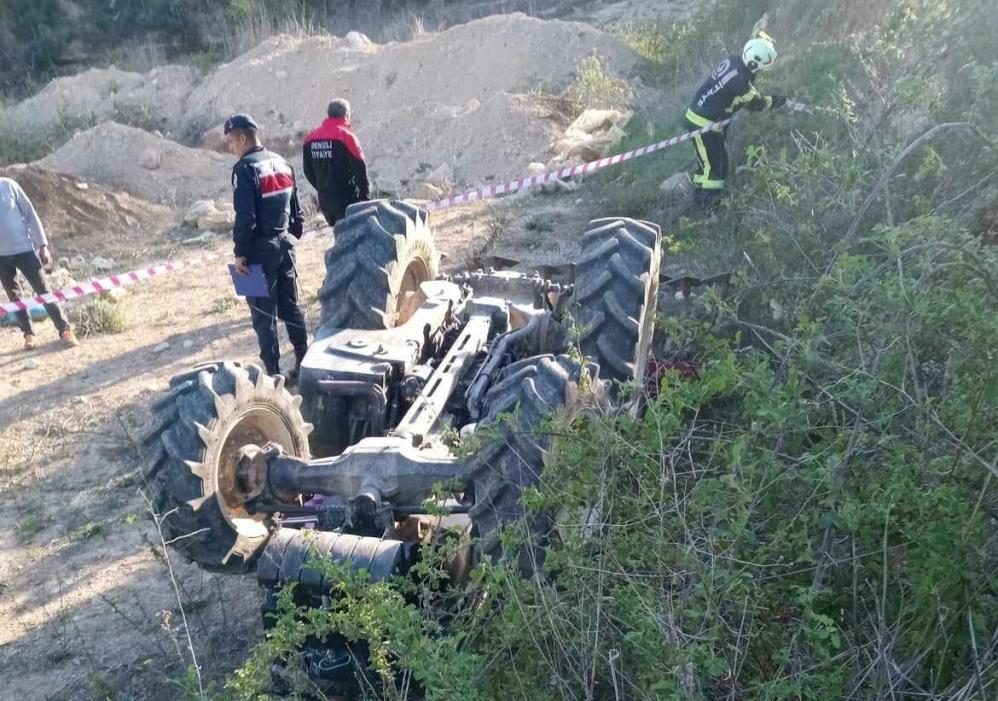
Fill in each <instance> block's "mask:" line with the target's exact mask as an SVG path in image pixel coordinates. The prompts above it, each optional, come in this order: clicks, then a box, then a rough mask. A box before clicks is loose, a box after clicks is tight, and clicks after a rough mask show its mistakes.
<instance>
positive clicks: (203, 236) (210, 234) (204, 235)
mask: <svg viewBox="0 0 998 701" xmlns="http://www.w3.org/2000/svg"><path fill="white" fill-rule="evenodd" d="M216 236H218V232H216V231H210V230H209V231H202V232H201V233H200V234H198V235H197V236H190V237H188V238H186V239H182V240H181V241H180V243H183V244H193V243H205V242H206V241H211V240H212V239H214V238H215V237H216Z"/></svg>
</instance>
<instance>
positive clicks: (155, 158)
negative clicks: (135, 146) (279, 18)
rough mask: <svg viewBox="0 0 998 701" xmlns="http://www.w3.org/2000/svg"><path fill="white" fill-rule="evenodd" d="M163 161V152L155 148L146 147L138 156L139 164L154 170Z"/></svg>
mask: <svg viewBox="0 0 998 701" xmlns="http://www.w3.org/2000/svg"><path fill="white" fill-rule="evenodd" d="M162 162H163V154H162V153H161V152H160V151H158V150H156V149H151V148H150V149H146V150H145V151H143V152H142V155H141V156H139V165H140V166H142V167H143V168H145V169H146V170H156V169H157V168H159V166H160V164H162Z"/></svg>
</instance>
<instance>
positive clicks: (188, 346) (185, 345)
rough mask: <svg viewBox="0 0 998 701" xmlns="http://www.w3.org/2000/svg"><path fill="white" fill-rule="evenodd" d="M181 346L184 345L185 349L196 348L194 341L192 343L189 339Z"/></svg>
mask: <svg viewBox="0 0 998 701" xmlns="http://www.w3.org/2000/svg"><path fill="white" fill-rule="evenodd" d="M180 345H182V346H183V347H184V348H193V347H194V341H192V340H191V339H189V338H185V339H184V342H183V343H181V344H180Z"/></svg>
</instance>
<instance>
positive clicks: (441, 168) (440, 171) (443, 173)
mask: <svg viewBox="0 0 998 701" xmlns="http://www.w3.org/2000/svg"><path fill="white" fill-rule="evenodd" d="M426 182H428V183H430V184H431V185H436V186H437V187H440V188H443V187H447V186H449V185H451V184H452V183H453V182H454V169H453V168H451V166H450V164H449V163H441V164H440V165H438V166H437V167H436V168H434V169H433V170H431V171H430V172H429V173H427V174H426Z"/></svg>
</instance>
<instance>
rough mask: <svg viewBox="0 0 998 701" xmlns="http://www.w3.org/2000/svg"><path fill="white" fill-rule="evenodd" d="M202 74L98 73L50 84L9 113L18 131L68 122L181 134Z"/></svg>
mask: <svg viewBox="0 0 998 701" xmlns="http://www.w3.org/2000/svg"><path fill="white" fill-rule="evenodd" d="M196 80H197V73H196V72H195V71H194V69H192V68H190V67H188V66H161V67H158V68H154V69H153V70H151V71H150V72H149V73H145V74H143V73H132V72H129V71H121V70H118V69H117V68H113V67H112V68H93V69H91V70H88V71H84V72H83V73H80V74H78V75H73V76H69V77H66V78H57V79H55V80H53V81H51V82H50V83H49V84H48V85H46V86H45V88H44V89H43V90H42V91H41V92H39V93H38V94H37V95H35V96H34V97H30V98H28V99H27V100H24V101H23V102H21V103H19V104H17V105H16V106H14V107H13V108H11V110H10V111H9V112H8V117H9V119H10V120H11V121H12V122H13V123H14V124H15V125H16V126H19V127H32V128H36V129H37V128H45V127H47V126H49V125H51V124H54V123H56V122H58V121H59V120H60V119H64V118H66V117H67V116H71V117H73V118H81V119H82V118H93V119H94V120H95V121H105V120H117V121H123V122H128V123H130V124H133V125H135V126H141V127H143V128H146V129H160V130H163V131H172V130H178V129H179V128H180V127H181V126H182V125H184V124H185V122H186V119H185V114H186V110H185V103H186V100H187V96H188V95H189V94H190V92H191V90H192V89H193V88H194V83H195V81H196Z"/></svg>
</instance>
